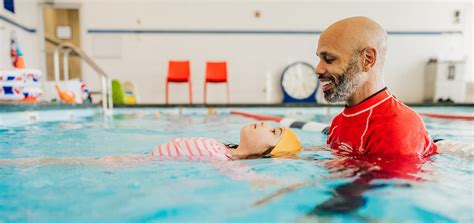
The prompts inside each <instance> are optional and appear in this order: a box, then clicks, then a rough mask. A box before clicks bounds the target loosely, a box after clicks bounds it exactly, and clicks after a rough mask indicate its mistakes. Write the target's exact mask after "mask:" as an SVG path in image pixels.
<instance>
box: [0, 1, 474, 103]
mask: <svg viewBox="0 0 474 223" xmlns="http://www.w3.org/2000/svg"><path fill="white" fill-rule="evenodd" d="M15 2H16V7H17V14H16V15H14V16H12V15H6V16H10V17H12V18H14V19H16V20H17V21H19V22H20V23H22V24H24V25H26V26H29V27H34V28H36V29H37V33H36V34H31V33H26V32H17V35H18V36H19V38H20V44H22V48H23V50H24V51H25V55H26V59H27V61H26V62H27V63H28V65H30V64H31V65H30V66H35V67H40V68H42V69H44V62H42V61H44V53H43V52H42V51H41V44H38V43H39V42H41V41H39V40H38V39H41V38H42V37H38V36H37V35H39V34H38V32H39V31H41V29H42V28H41V23H42V21H40V19H38V17H39V16H40V14H39V13H41V8H40V7H39V6H38V3H36V2H35V1H28V0H24V1H18V0H17V1H15ZM55 2H62V1H59V0H57V1H55ZM66 2H68V1H66ZM69 2H71V1H69ZM73 2H81V4H80V14H81V15H80V16H81V28H82V39H81V43H82V47H83V48H84V50H85V51H86V52H87V53H88V54H90V55H91V56H92V57H93V58H94V59H95V60H96V62H97V63H98V64H99V65H100V66H101V67H103V68H104V70H105V71H106V72H108V73H109V74H110V75H111V76H112V77H113V78H118V79H120V80H132V81H133V82H134V83H135V84H136V86H137V87H138V93H139V95H140V99H141V102H143V103H163V102H164V86H165V78H166V72H167V62H168V60H172V59H188V60H190V61H191V72H192V77H193V93H194V97H193V100H194V102H196V103H200V102H202V101H203V79H204V69H205V61H207V60H227V61H228V69H229V75H230V76H229V79H230V90H231V102H232V103H266V102H268V100H267V97H266V92H265V86H266V83H265V81H266V78H267V77H271V80H270V81H271V83H272V84H273V85H274V89H275V92H270V93H271V95H272V97H271V99H270V100H269V101H270V102H279V101H280V100H281V93H280V87H279V78H280V74H281V71H282V70H283V69H284V67H285V66H286V65H288V64H289V63H292V62H294V61H299V60H302V61H306V62H310V63H311V64H313V65H315V64H316V63H317V62H318V58H317V57H316V56H315V49H316V45H317V40H318V37H319V36H318V35H316V34H306V35H294V34H293V35H276V34H274V35H272V34H246V35H234V34H229V35H218V34H133V33H132V34H130V33H123V34H99V33H89V32H88V30H110V29H120V30H244V31H245V30H252V31H261V30H280V31H321V30H323V29H324V28H325V27H327V26H328V25H329V24H331V23H333V22H335V21H337V20H339V19H341V18H344V17H349V16H355V15H364V16H369V17H371V18H373V19H374V20H376V21H378V22H379V23H380V24H381V25H382V26H384V27H385V28H386V30H387V31H412V32H420V31H421V32H423V31H463V32H464V33H465V35H464V36H462V39H463V40H464V41H459V42H456V43H454V45H456V44H459V45H456V46H453V43H452V41H449V39H450V37H447V36H446V35H390V36H389V51H388V55H387V57H388V58H387V62H386V66H385V78H386V83H387V85H388V86H389V88H390V89H391V90H392V92H394V93H395V94H396V95H397V96H398V97H399V98H400V99H402V100H403V101H405V102H421V100H422V98H423V95H422V93H423V75H424V65H425V63H426V61H427V60H428V59H429V58H430V57H437V56H441V57H446V55H448V56H449V57H459V55H467V56H468V60H467V61H472V3H468V2H449V1H446V2H426V1H423V2H415V3H412V2H392V1H388V2H381V3H380V2H379V3H374V2H364V1H357V2H349V3H348V2H341V1H336V2H334V1H290V0H286V1H263V0H261V1H237V0H236V1H225V2H223V1H177V0H175V1H171V0H166V1H145V0H133V1H132V0H82V1H81V0H74V1H73ZM2 8H3V7H2ZM255 10H259V11H260V12H261V17H260V18H258V19H257V18H255V17H254V12H255ZM455 10H460V11H461V15H462V19H461V23H460V24H454V23H453V20H454V11H455ZM0 12H1V13H2V15H5V14H7V13H6V12H5V10H3V11H2V9H0ZM0 22H1V23H0V25H1V26H2V27H6V28H4V29H0V32H2V35H1V36H6V35H9V34H7V33H8V31H6V30H5V29H11V28H9V25H8V24H6V25H5V23H4V22H2V21H1V20H0ZM466 36H467V37H468V38H466ZM35 38H36V40H35ZM0 41H1V44H2V45H1V48H0V50H1V52H0V56H1V58H2V59H1V60H0V67H3V68H5V67H8V66H9V65H8V64H9V63H10V60H9V55H8V51H7V50H5V49H7V48H9V42H8V41H9V39H8V40H7V39H5V38H3V39H0ZM5 43H6V44H5ZM469 44H470V45H469ZM450 49H457V50H456V51H458V50H459V49H461V50H459V51H464V52H450ZM446 52H448V53H446ZM7 55H8V57H5V56H7ZM34 55H35V56H34ZM3 58H7V60H8V62H5V61H6V60H4V59H3ZM468 65H469V67H468V69H467V70H468V71H469V75H470V76H471V78H472V63H468ZM83 76H84V79H85V80H86V81H87V82H88V83H89V85H90V86H91V88H95V89H98V88H99V81H98V78H97V76H96V75H95V74H94V72H93V71H92V70H91V69H89V68H88V67H87V65H85V64H83ZM171 91H172V92H173V97H172V98H171V102H186V101H187V88H186V87H185V86H184V85H183V86H178V85H173V86H172V87H171ZM209 92H210V97H209V102H223V101H224V94H223V92H224V88H223V87H211V88H209Z"/></svg>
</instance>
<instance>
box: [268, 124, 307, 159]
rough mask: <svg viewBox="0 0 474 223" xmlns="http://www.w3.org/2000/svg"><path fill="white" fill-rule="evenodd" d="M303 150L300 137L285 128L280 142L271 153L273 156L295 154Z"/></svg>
mask: <svg viewBox="0 0 474 223" xmlns="http://www.w3.org/2000/svg"><path fill="white" fill-rule="evenodd" d="M300 150H301V142H300V140H299V139H298V136H296V134H295V133H294V132H293V131H292V130H291V129H289V128H284V131H283V136H282V137H281V139H280V142H278V144H276V146H275V148H273V150H272V152H271V153H270V154H271V155H272V156H276V155H284V154H288V153H295V152H299V151H300Z"/></svg>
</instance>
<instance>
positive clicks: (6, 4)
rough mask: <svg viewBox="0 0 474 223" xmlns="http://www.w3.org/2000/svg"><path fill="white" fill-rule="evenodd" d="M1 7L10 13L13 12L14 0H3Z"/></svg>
mask: <svg viewBox="0 0 474 223" xmlns="http://www.w3.org/2000/svg"><path fill="white" fill-rule="evenodd" d="M3 8H5V9H6V10H8V11H10V12H11V13H15V0H3Z"/></svg>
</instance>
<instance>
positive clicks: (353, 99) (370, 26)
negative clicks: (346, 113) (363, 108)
mask: <svg viewBox="0 0 474 223" xmlns="http://www.w3.org/2000/svg"><path fill="white" fill-rule="evenodd" d="M386 52H387V33H386V32H385V30H384V29H383V28H382V27H381V26H380V25H379V24H377V23H376V22H374V21H373V20H371V19H369V18H367V17H351V18H347V19H343V20H340V21H337V22H336V23H334V24H332V25H330V26H329V27H328V28H327V29H326V30H324V32H323V33H321V36H320V38H319V42H318V49H317V55H318V56H319V58H320V61H319V64H318V65H317V66H316V73H317V74H318V76H319V80H320V81H321V83H322V84H323V91H324V97H325V98H326V100H327V101H328V102H337V101H345V102H346V103H347V104H348V105H351V104H354V103H358V102H359V101H361V99H364V98H365V97H367V96H369V95H370V94H372V93H374V92H375V91H376V90H379V89H381V88H382V87H383V86H385V83H384V81H383V75H382V70H383V65H384V62H385V55H386Z"/></svg>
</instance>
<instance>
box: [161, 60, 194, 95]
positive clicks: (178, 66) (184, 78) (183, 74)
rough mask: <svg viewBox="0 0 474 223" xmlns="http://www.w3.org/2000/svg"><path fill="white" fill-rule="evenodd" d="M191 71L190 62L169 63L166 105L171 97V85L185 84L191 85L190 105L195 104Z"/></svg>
mask: <svg viewBox="0 0 474 223" xmlns="http://www.w3.org/2000/svg"><path fill="white" fill-rule="evenodd" d="M190 77H191V71H190V66H189V61H188V60H185V61H169V63H168V77H167V78H166V100H165V102H166V104H168V96H169V92H168V91H169V87H168V85H169V83H170V82H174V83H184V82H188V84H189V103H190V104H192V103H193V92H192V84H191V78H190Z"/></svg>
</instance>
